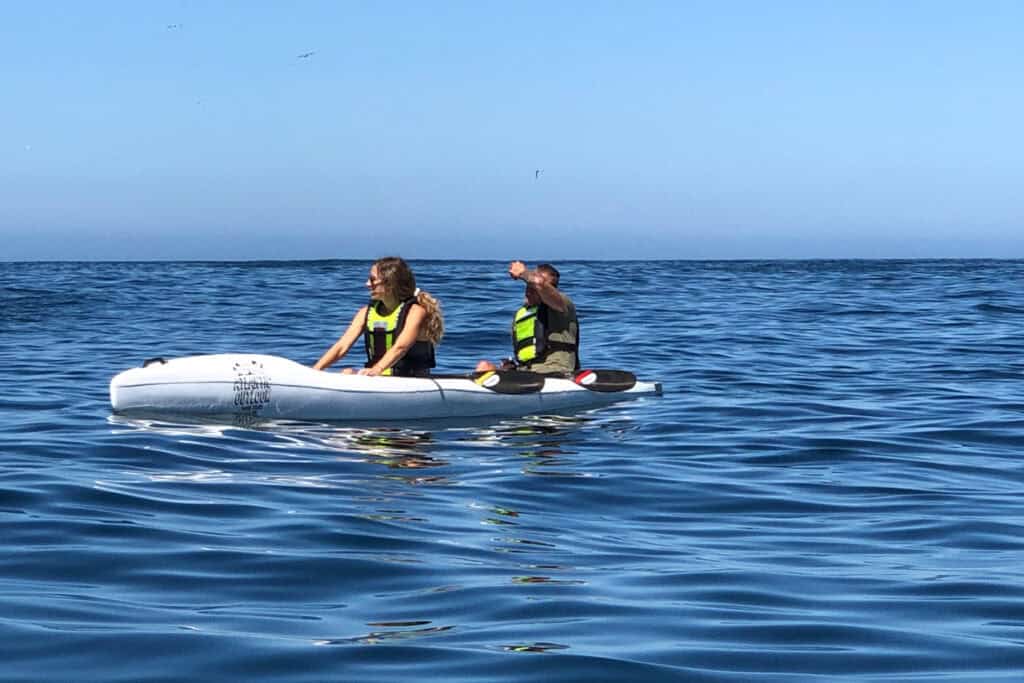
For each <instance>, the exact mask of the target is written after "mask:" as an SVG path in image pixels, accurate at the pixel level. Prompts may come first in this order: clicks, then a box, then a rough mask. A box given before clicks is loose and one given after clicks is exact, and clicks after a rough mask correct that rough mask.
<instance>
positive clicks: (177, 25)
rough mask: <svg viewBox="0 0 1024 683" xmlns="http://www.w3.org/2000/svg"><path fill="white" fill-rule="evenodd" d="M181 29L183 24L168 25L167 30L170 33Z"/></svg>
mask: <svg viewBox="0 0 1024 683" xmlns="http://www.w3.org/2000/svg"><path fill="white" fill-rule="evenodd" d="M179 28H181V24H167V30H168V31H173V30H175V29H179Z"/></svg>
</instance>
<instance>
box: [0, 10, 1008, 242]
mask: <svg viewBox="0 0 1024 683" xmlns="http://www.w3.org/2000/svg"><path fill="white" fill-rule="evenodd" d="M2 7H3V12H2V13H0V21H2V23H0V58H2V64H3V67H2V69H0V93H2V100H0V101H2V103H3V104H2V106H0V260H37V259H56V260H62V259H114V260H120V259H147V260H148V259H179V258H181V259H261V258H368V257H374V256H379V255H382V254H389V253H397V254H400V255H403V256H406V257H409V258H498V259H504V258H513V257H518V258H525V259H535V258H545V259H552V260H559V259H568V258H598V259H620V258H673V259H675V258H679V259H686V258H814V257H828V258H845V257H858V258H860V257H866V258H874V257H878V258H889V257H910V258H918V257H961V256H963V257H987V256H996V257H1024V182H1022V181H1024V47H1022V45H1024V33H1022V27H1024V2H1018V1H1017V0H1006V1H1000V0H979V1H968V0H963V1H962V2H948V1H943V0H899V1H896V2H893V1H891V0H885V1H881V0H878V1H876V0H857V1H855V2H854V1H850V2H826V1H823V0H818V1H811V0H808V1H806V2H796V1H786V0H775V1H772V2H763V1H754V0H751V1H750V2H730V1H729V0H723V1H708V2H687V1H685V0H678V1H675V2H653V1H651V2H637V3H627V2H594V1H589V0H588V1H586V2H507V1H504V2H480V1H467V2H444V1H442V0H438V1H437V2H412V1H409V2H391V3H387V2H342V1H326V0H325V1H323V2H313V1H302V0H296V1H294V2H277V1H246V2H227V1H225V2H199V1H198V0H192V1H187V0H154V1H151V2H150V1H147V2H136V1H134V0H133V1H131V2H128V1H125V2H115V1H108V2H103V1H96V2H78V1H71V0H68V1H67V2H51V1H48V0H37V1H36V2H4V3H3V5H2ZM307 53H312V54H308V56H300V55H306V54H307ZM538 169H543V172H542V173H540V174H539V175H537V174H536V171H537V170H538Z"/></svg>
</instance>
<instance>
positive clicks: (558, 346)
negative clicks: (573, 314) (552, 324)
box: [512, 304, 580, 369]
mask: <svg viewBox="0 0 1024 683" xmlns="http://www.w3.org/2000/svg"><path fill="white" fill-rule="evenodd" d="M550 333H551V330H550V329H549V327H548V307H547V306H546V305H544V304H538V305H537V306H522V307H521V308H520V309H519V310H518V311H516V315H515V318H514V319H513V321H512V350H513V352H514V353H515V360H516V364H517V365H529V364H530V363H534V362H542V361H543V360H544V358H545V357H546V356H547V354H548V353H550V352H551V351H568V352H569V353H571V354H573V356H574V357H575V359H576V367H577V369H578V368H579V363H580V360H579V354H578V353H577V351H578V349H579V345H578V344H569V343H566V342H559V341H554V340H552V339H549V338H548V335H549V334H550ZM578 334H579V332H577V335H578Z"/></svg>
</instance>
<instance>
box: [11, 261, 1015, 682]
mask: <svg viewBox="0 0 1024 683" xmlns="http://www.w3.org/2000/svg"><path fill="white" fill-rule="evenodd" d="M412 265H413V267H414V269H415V271H416V274H417V279H418V283H419V285H420V286H421V287H422V288H424V289H426V290H428V291H430V292H431V293H433V294H434V295H435V296H436V297H438V298H439V299H440V300H441V301H442V304H443V306H444V311H445V318H446V326H447V334H446V336H445V339H444V341H443V343H442V345H441V347H440V348H439V350H438V362H439V368H438V370H439V371H441V372H461V371H468V370H470V369H471V368H472V367H473V365H474V364H475V363H476V361H477V360H479V359H481V358H489V359H496V358H500V357H502V356H506V355H508V354H509V351H508V348H507V347H508V343H509V342H508V326H509V319H510V316H511V315H512V313H513V311H514V310H515V308H516V307H517V306H518V304H519V302H520V301H521V296H522V286H521V284H518V283H515V282H513V281H511V280H509V278H508V276H507V275H506V273H505V267H506V265H507V264H506V263H504V262H498V261H493V262H462V261H414V262H412ZM556 265H557V266H558V267H559V269H560V270H561V272H562V288H563V289H564V290H565V291H566V292H568V293H569V294H570V295H571V296H572V297H573V299H574V300H575V302H576V305H577V308H578V310H579V313H580V317H581V325H582V342H583V352H582V358H583V364H584V366H589V367H603V368H623V369H628V370H632V371H633V372H635V373H636V374H637V375H638V376H639V377H641V378H642V379H649V380H658V381H660V382H662V383H663V386H664V392H665V393H664V395H663V396H661V397H651V398H643V399H640V400H637V401H634V402H628V403H622V404H617V405H614V406H610V407H605V408H601V409H598V410H593V411H589V412H582V413H577V414H569V415H541V416H532V417H524V418H516V419H495V420H490V421H488V420H474V421H465V422H461V423H460V422H459V421H458V420H456V421H444V422H436V423H431V422H420V423H410V424H404V423H402V422H398V423H387V424H381V425H372V424H371V425H367V424H362V425H346V424H343V423H327V422H316V423H303V422H297V421H288V422H256V423H254V424H233V423H231V422H230V421H225V422H224V423H223V424H220V423H217V422H216V421H212V422H211V421H202V422H200V421H189V420H187V419H184V418H173V417H167V418H161V419H155V418H149V419H142V418H131V417H127V416H118V415H114V414H112V413H111V410H110V404H109V399H108V382H109V381H110V378H111V377H112V376H113V375H114V374H116V373H117V372H119V371H121V370H124V369H127V368H129V367H133V366H137V365H139V364H140V363H141V362H142V361H143V360H144V359H146V358H150V357H154V356H163V357H173V356H183V355H193V354H206V353H221V352H253V353H268V354H275V355H280V356H285V357H287V358H291V359H293V360H296V361H299V362H302V363H307V364H312V363H313V362H315V361H316V359H317V358H319V356H320V354H321V353H322V352H323V351H324V350H325V349H326V348H328V347H329V346H330V345H331V343H333V341H334V340H335V339H336V338H337V337H338V336H339V335H340V334H341V332H342V331H343V330H344V328H345V326H346V325H347V323H348V321H349V319H350V318H351V316H352V314H353V313H354V312H355V310H356V309H357V308H358V307H359V306H360V305H362V304H363V303H364V301H365V289H364V287H363V282H364V281H365V279H366V274H367V270H368V268H369V266H370V262H368V261H360V262H354V261H304V262H298V261H273V262H230V263H205V262H185V263H0V386H2V388H3V391H2V393H0V454H2V456H0V655H2V656H0V661H2V663H3V666H2V667H0V680H2V681H72V680H73V681H105V682H106V681H133V682H135V681H184V680H247V681H248V680H257V679H262V680H274V681H328V680H337V681H343V680H344V681H388V682H393V681H397V680H443V681H449V682H451V681H455V682H463V681H465V682H467V683H468V682H470V681H472V682H477V681H508V682H515V683H524V682H526V683H529V682H530V681H536V682H537V683H541V682H544V683H548V682H551V681H580V682H583V681H587V682H593V681H698V682H703V681H716V682H717V681H722V682H726V681H728V682H740V681H743V682H746V681H757V682H766V681H780V682H786V683H794V682H804V681H815V682H820V681H855V682H867V681H877V682H883V681H884V682H886V683H891V682H893V681H929V682H933V681H978V682H981V681H984V682H991V681H1020V680H1021V679H1022V678H1024V383H1022V379H1024V262H1022V261H1009V260H1007V261H1001V260H991V261H988V260H963V261H959V260H949V261H855V260H849V261H721V262H702V261H681V262H674V261H660V262H564V263H563V262H559V263H557V264H556ZM353 361H354V363H355V364H357V365H358V364H361V359H360V358H359V357H358V355H356V356H354V357H353Z"/></svg>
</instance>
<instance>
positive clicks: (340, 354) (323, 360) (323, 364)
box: [313, 306, 366, 370]
mask: <svg viewBox="0 0 1024 683" xmlns="http://www.w3.org/2000/svg"><path fill="white" fill-rule="evenodd" d="M365 320H366V306H363V307H362V308H360V309H359V310H358V311H356V314H355V316H354V317H353V318H352V322H351V323H349V325H348V329H347V330H345V334H343V335H341V338H340V339H338V341H336V342H334V346H332V347H331V348H329V349H327V351H325V352H324V355H322V356H321V357H320V360H318V361H317V362H316V365H314V366H313V369H314V370H323V369H324V368H327V367H330V365H331V363H333V362H335V361H336V360H338V359H340V358H344V357H345V354H346V353H348V350H349V349H351V348H352V345H353V344H355V343H356V340H357V339H359V335H361V334H362V333H363V324H364V321H365Z"/></svg>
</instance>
